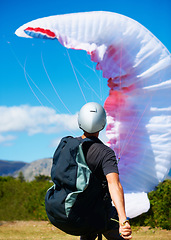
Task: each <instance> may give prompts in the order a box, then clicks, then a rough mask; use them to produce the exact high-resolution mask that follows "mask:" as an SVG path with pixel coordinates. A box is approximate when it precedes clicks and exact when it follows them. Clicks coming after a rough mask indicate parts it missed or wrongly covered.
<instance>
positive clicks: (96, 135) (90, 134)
mask: <svg viewBox="0 0 171 240" xmlns="http://www.w3.org/2000/svg"><path fill="white" fill-rule="evenodd" d="M98 136H99V132H96V133H87V132H84V134H83V135H82V136H81V137H82V139H84V138H88V137H97V138H98Z"/></svg>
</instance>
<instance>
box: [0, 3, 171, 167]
mask: <svg viewBox="0 0 171 240" xmlns="http://www.w3.org/2000/svg"><path fill="white" fill-rule="evenodd" d="M0 6H1V7H0V17H1V34H0V42H1V44H0V52H1V58H0V68H1V71H0V114H1V115H0V118H1V120H2V121H1V126H0V159H4V160H20V161H26V162H31V161H34V160H37V159H40V158H45V157H52V155H53V152H54V150H55V148H56V145H57V143H58V141H59V139H60V138H61V137H62V136H64V135H71V134H72V135H81V131H80V130H78V128H77V124H76V113H77V112H78V111H79V109H80V108H81V106H82V105H83V104H85V103H86V101H97V102H99V103H101V104H103V103H104V101H105V99H106V97H107V95H108V87H107V84H106V80H105V79H102V77H101V74H100V72H95V71H94V67H95V65H94V64H93V63H92V62H91V61H90V60H89V56H88V55H86V53H84V52H81V51H74V50H68V51H66V49H65V48H64V47H62V46H61V45H60V44H59V43H58V42H57V41H41V40H37V39H24V38H18V37H17V36H16V35H15V34H14V32H15V30H16V29H17V28H18V27H19V26H21V25H23V24H24V23H27V22H29V21H31V20H34V19H37V18H41V17H46V16H51V15H57V14H65V13H73V12H85V11H98V10H103V11H111V12H117V13H120V14H123V15H126V16H128V17H130V18H133V19H134V20H136V21H138V22H140V23H141V24H142V25H144V26H145V27H146V28H147V29H149V30H150V31H151V32H152V33H153V34H154V35H155V36H156V37H157V38H158V39H159V40H160V41H161V42H162V43H163V44H164V45H165V46H166V47H167V48H168V50H169V51H171V26H170V25H171V15H170V10H171V2H170V1H169V0H163V1H161V0H151V1H150V0H144V1H137V0H136V1H134V0H132V1H131V0H130V1H128V0H120V1H115V0H111V1H109V0H106V1H89V0H87V1H86V2H81V1H65V2H64V1H57V0H49V1H47V0H46V1H45V0H42V1H39V0H37V1H35V0H34V1H33V0H29V1H28V0H25V1H21V0H16V1H12V0H3V1H1V3H0ZM68 54H69V56H68ZM70 59H71V62H72V64H73V65H74V67H75V68H77V69H78V71H79V72H80V73H81V74H82V75H83V77H84V78H85V79H86V80H87V81H88V82H91V86H92V88H93V89H95V90H96V94H95V93H94V92H93V90H92V89H91V88H90V87H87V84H86V83H85V82H84V80H83V78H81V77H80V75H79V73H78V72H77V76H78V78H79V82H80V84H81V86H82V90H83V93H84V97H83V95H82V93H81V91H80V89H79V86H78V84H77V81H76V78H75V75H74V73H73V70H72V66H71V62H70ZM23 67H24V68H25V70H26V71H27V73H28V74H29V76H30V77H27V79H26V78H25V75H24V69H23ZM27 76H28V75H27ZM48 77H49V78H50V79H51V81H52V83H53V85H54V87H55V89H56V91H57V93H58V94H59V95H60V98H61V100H62V101H63V103H62V102H61V101H60V100H59V97H58V96H57V95H56V93H55V91H54V89H53V87H52V85H51V84H50V82H49V80H48ZM27 80H28V81H29V84H30V85H31V88H32V89H33V90H34V92H35V94H36V96H37V98H38V99H39V101H38V99H37V98H36V97H35V95H34V94H33V92H32V90H31V88H30V87H29V85H28V83H27ZM33 82H34V83H35V84H36V86H38V88H39V89H40V90H41V91H42V92H43V94H44V96H45V97H44V96H43V95H42V94H41V93H40V91H39V90H37V88H36V87H35V85H34V84H33ZM47 99H48V100H47ZM40 102H41V104H42V105H43V106H45V107H47V108H46V111H44V109H42V105H41V104H40ZM64 104H65V106H66V107H65V106H64ZM68 110H69V111H68ZM54 121H56V122H58V124H56V125H55V124H54ZM68 123H69V124H68ZM102 138H104V133H102Z"/></svg>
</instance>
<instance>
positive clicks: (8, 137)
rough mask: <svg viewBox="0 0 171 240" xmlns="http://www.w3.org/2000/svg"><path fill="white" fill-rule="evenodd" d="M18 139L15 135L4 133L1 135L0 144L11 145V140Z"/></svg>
mask: <svg viewBox="0 0 171 240" xmlns="http://www.w3.org/2000/svg"><path fill="white" fill-rule="evenodd" d="M14 139H16V136H14V135H9V134H8V135H6V136H3V135H0V144H3V145H6V146H7V145H8V146H9V145H11V141H12V140H14Z"/></svg>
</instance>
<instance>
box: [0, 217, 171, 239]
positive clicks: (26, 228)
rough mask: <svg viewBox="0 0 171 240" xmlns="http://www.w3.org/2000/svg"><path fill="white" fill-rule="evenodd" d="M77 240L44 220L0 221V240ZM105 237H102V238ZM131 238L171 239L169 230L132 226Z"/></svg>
mask: <svg viewBox="0 0 171 240" xmlns="http://www.w3.org/2000/svg"><path fill="white" fill-rule="evenodd" d="M9 239H12V240H16V239H17V240H26V239H29V240H32V239H34V240H41V239H45V240H63V239H65V240H71V239H72V240H79V237H75V236H71V235H67V234H65V233H63V232H61V231H60V230H59V229H57V228H55V227H54V226H53V225H51V224H50V223H49V222H46V221H44V222H43V221H13V222H0V240H9ZM105 239H106V238H104V237H103V240H105ZM133 239H135V240H136V239H137V240H160V239H162V240H171V231H167V230H161V229H149V228H148V227H141V228H134V229H133Z"/></svg>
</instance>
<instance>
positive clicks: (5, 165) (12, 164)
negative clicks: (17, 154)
mask: <svg viewBox="0 0 171 240" xmlns="http://www.w3.org/2000/svg"><path fill="white" fill-rule="evenodd" d="M27 165H28V163H26V162H21V161H5V160H0V176H4V175H12V174H13V173H14V172H16V171H17V170H19V169H21V168H22V167H24V166H27Z"/></svg>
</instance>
